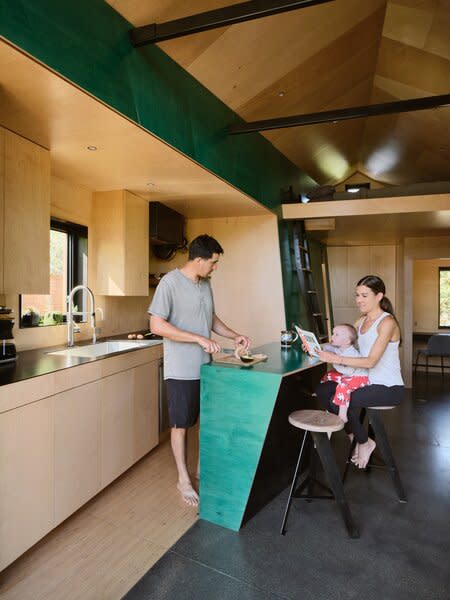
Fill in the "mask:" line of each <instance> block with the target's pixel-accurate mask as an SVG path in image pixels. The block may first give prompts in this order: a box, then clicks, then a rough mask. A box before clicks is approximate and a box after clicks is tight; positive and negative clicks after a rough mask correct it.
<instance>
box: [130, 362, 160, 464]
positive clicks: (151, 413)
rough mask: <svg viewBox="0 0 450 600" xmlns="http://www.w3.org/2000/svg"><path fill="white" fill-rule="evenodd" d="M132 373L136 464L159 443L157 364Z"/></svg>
mask: <svg viewBox="0 0 450 600" xmlns="http://www.w3.org/2000/svg"><path fill="white" fill-rule="evenodd" d="M133 371H134V372H133V376H134V386H133V387H134V398H133V441H134V448H133V462H136V461H137V460H139V459H140V458H142V457H143V456H144V455H145V454H147V452H150V450H151V449H152V448H154V447H155V446H157V445H158V442H159V399H158V394H159V382H158V377H159V364H158V361H157V360H155V361H153V362H151V363H149V364H147V365H141V366H140V367H136V369H133Z"/></svg>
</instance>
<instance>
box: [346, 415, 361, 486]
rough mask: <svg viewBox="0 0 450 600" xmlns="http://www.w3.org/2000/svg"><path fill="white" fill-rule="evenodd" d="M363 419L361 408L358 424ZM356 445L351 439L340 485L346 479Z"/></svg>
mask: <svg viewBox="0 0 450 600" xmlns="http://www.w3.org/2000/svg"><path fill="white" fill-rule="evenodd" d="M365 418H366V409H365V408H364V407H363V408H362V409H361V412H360V413H359V422H360V423H364V419H365ZM356 443H357V442H356V438H355V437H353V441H352V443H351V445H350V451H349V453H348V456H347V462H346V463H345V469H344V474H343V475H342V483H344V482H345V479H346V478H347V473H348V470H349V468H350V465H351V464H352V456H353V451H354V450H355V447H356Z"/></svg>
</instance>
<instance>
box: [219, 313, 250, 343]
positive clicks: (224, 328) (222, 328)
mask: <svg viewBox="0 0 450 600" xmlns="http://www.w3.org/2000/svg"><path fill="white" fill-rule="evenodd" d="M212 330H213V331H214V333H217V335H221V336H222V337H225V338H228V339H231V340H233V341H234V345H235V346H236V347H237V346H242V347H243V348H244V350H248V348H250V340H249V338H248V337H247V336H246V335H242V334H241V333H236V331H234V330H233V329H230V328H229V327H228V325H225V323H224V322H223V321H222V320H221V319H219V317H218V316H217V315H216V314H214V315H213V322H212Z"/></svg>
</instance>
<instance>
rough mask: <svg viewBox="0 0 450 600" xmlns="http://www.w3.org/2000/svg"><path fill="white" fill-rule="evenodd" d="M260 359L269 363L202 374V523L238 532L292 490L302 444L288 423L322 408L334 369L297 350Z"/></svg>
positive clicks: (274, 347)
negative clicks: (323, 381)
mask: <svg viewBox="0 0 450 600" xmlns="http://www.w3.org/2000/svg"><path fill="white" fill-rule="evenodd" d="M255 352H259V353H263V354H266V355H267V357H268V358H267V361H265V362H263V363H257V364H255V365H251V366H249V367H248V366H239V365H225V364H219V363H214V362H212V363H210V364H208V365H203V367H202V370H201V409H200V423H201V427H200V470H201V484H200V485H201V487H200V518H201V519H205V520H206V521H210V522H212V523H216V524H217V525H222V526H223V527H227V528H229V529H232V530H234V531H238V530H239V529H240V528H241V527H242V525H243V524H244V523H245V522H246V521H247V520H248V519H249V518H251V517H252V516H253V515H254V514H256V513H257V512H258V511H259V510H260V509H261V508H262V507H263V506H264V505H265V504H267V503H268V502H269V501H270V500H271V499H272V498H274V497H275V496H276V495H277V494H279V493H280V492H281V491H282V490H283V489H284V488H285V487H286V486H287V485H288V484H289V482H290V480H291V478H292V473H293V469H294V466H295V461H296V458H297V455H298V451H299V442H300V438H299V432H298V431H297V430H295V429H294V428H293V427H291V426H290V425H289V423H288V416H289V414H290V413H291V412H292V411H294V410H297V409H300V408H314V407H316V399H315V398H314V397H312V396H311V392H312V391H313V390H314V387H315V386H316V385H317V383H318V382H319V380H320V377H321V376H322V375H323V373H324V372H325V368H326V365H325V364H324V363H322V362H321V361H319V360H318V359H315V358H311V357H309V356H308V355H306V354H305V353H304V352H302V350H301V349H300V348H299V347H297V346H293V347H292V348H290V349H282V348H280V344H279V343H272V344H267V345H265V346H261V347H259V348H257V349H255Z"/></svg>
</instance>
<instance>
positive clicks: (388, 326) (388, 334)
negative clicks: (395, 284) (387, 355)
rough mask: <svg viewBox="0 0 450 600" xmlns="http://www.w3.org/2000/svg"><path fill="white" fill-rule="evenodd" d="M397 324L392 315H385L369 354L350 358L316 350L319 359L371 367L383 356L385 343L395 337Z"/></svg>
mask: <svg viewBox="0 0 450 600" xmlns="http://www.w3.org/2000/svg"><path fill="white" fill-rule="evenodd" d="M397 330H398V325H397V323H396V322H395V319H393V318H392V317H385V318H384V319H383V320H382V321H381V323H380V324H379V325H378V337H377V339H376V340H375V343H374V344H373V346H372V348H371V349H370V352H369V356H367V357H363V356H361V357H358V358H351V357H349V356H336V354H332V353H331V352H318V355H319V358H320V360H322V361H323V362H329V363H337V364H338V365H347V366H348V367H361V368H363V369H372V368H373V367H374V366H375V365H376V364H377V362H378V361H379V360H380V358H381V357H382V356H383V353H384V351H385V350H386V347H387V345H388V344H389V342H390V341H391V340H392V338H393V337H395V335H394V334H396V333H397Z"/></svg>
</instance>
